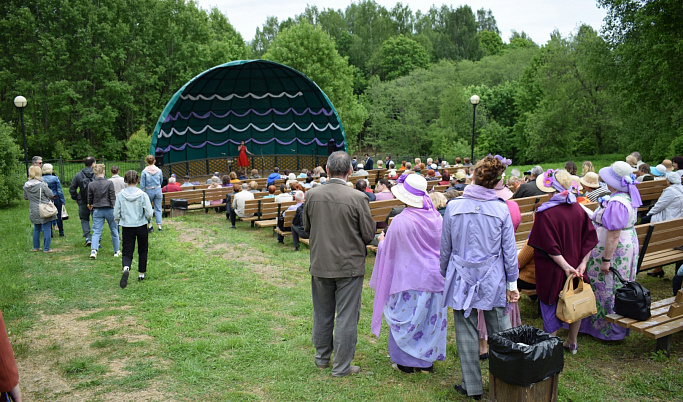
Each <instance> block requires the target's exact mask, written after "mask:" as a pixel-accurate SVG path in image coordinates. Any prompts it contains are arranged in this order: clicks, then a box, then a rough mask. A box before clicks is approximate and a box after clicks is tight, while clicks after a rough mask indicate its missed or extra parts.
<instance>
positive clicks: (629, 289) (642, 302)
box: [609, 267, 651, 321]
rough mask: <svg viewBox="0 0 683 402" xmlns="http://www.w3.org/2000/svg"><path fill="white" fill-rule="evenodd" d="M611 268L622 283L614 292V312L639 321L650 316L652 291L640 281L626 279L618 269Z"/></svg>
mask: <svg viewBox="0 0 683 402" xmlns="http://www.w3.org/2000/svg"><path fill="white" fill-rule="evenodd" d="M609 270H610V271H612V273H613V274H614V276H615V277H616V278H617V279H618V280H619V282H621V285H622V287H620V288H619V289H617V290H616V292H615V294H614V312H615V313H617V314H620V315H623V316H624V317H628V318H633V319H634V320H638V321H643V320H647V319H648V318H650V316H651V314H650V291H649V290H647V289H645V287H644V286H643V285H641V284H640V283H638V282H629V281H627V280H624V278H623V277H622V276H621V274H620V273H619V271H617V270H616V269H614V268H612V267H610V268H609Z"/></svg>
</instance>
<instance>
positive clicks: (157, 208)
mask: <svg viewBox="0 0 683 402" xmlns="http://www.w3.org/2000/svg"><path fill="white" fill-rule="evenodd" d="M145 193H147V196H148V197H149V202H150V203H152V208H154V217H155V218H156V221H157V225H161V202H162V200H163V198H162V197H163V195H162V194H161V189H160V188H155V189H152V190H145Z"/></svg>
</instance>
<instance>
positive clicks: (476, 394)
mask: <svg viewBox="0 0 683 402" xmlns="http://www.w3.org/2000/svg"><path fill="white" fill-rule="evenodd" d="M505 167H506V166H505V165H504V164H503V162H502V161H501V160H499V159H498V158H496V157H494V156H490V155H489V156H487V157H486V158H484V159H482V160H481V161H479V162H478V163H477V165H476V166H475V169H474V175H473V183H472V184H471V185H469V186H467V187H466V188H465V191H464V193H463V196H462V197H458V198H456V199H454V200H452V201H451V202H449V203H448V207H447V208H446V213H445V215H444V220H443V230H442V233H441V256H440V265H441V275H443V277H444V278H446V283H445V287H444V303H445V306H449V307H452V308H453V313H454V318H455V340H456V343H457V346H458V355H459V357H460V366H461V368H462V379H463V382H462V385H460V384H457V385H456V386H455V389H456V390H457V391H458V392H460V393H461V394H463V395H469V396H470V397H473V398H475V399H481V395H482V394H483V393H484V389H483V386H482V382H481V369H480V366H479V342H478V338H479V333H478V331H477V324H478V318H477V312H476V311H472V310H473V309H479V310H483V311H484V317H485V320H486V328H487V330H488V333H490V334H494V333H497V332H500V331H503V330H506V329H508V328H510V317H509V316H507V315H505V305H506V298H507V301H509V302H516V301H517V300H518V299H519V291H518V290H517V277H518V276H519V269H518V267H517V247H516V245H515V235H514V229H513V225H512V218H511V217H510V212H509V210H508V207H507V204H506V203H505V201H503V200H501V199H500V198H498V196H497V195H496V193H495V190H494V187H495V186H496V184H497V183H498V181H500V179H501V178H502V173H503V171H505Z"/></svg>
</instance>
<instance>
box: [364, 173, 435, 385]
mask: <svg viewBox="0 0 683 402" xmlns="http://www.w3.org/2000/svg"><path fill="white" fill-rule="evenodd" d="M391 192H392V193H394V196H395V197H396V198H398V199H399V200H401V201H403V202H404V203H405V204H406V205H407V208H405V209H404V210H403V212H401V213H400V214H398V215H396V217H394V219H393V221H392V223H391V226H389V229H388V231H387V235H386V238H384V236H383V235H380V237H379V238H378V240H379V247H378V249H377V258H376V259H375V268H374V270H373V272H372V278H371V279H370V287H372V288H373V289H375V301H374V304H373V315H372V333H373V334H375V335H376V336H378V337H379V333H380V328H381V325H382V313H384V318H385V320H386V322H387V324H388V326H389V356H390V357H391V360H392V361H393V362H394V364H393V367H394V368H395V369H397V370H401V371H403V372H405V373H413V372H415V371H421V372H431V371H432V370H433V363H434V361H435V360H445V359H446V334H447V332H446V328H447V325H448V321H447V317H446V314H447V311H446V307H445V306H444V302H443V289H444V278H443V277H442V276H441V273H440V272H439V245H440V240H441V227H442V222H443V220H442V218H441V215H440V214H439V213H438V212H437V211H436V210H435V209H434V206H433V205H432V202H431V200H430V198H429V194H428V193H427V181H426V180H425V178H424V177H422V176H419V175H416V174H408V175H406V174H404V175H402V176H401V177H399V179H398V181H397V183H396V185H395V186H393V187H392V188H391ZM407 238H410V239H412V240H411V241H409V242H406V241H405V239H407Z"/></svg>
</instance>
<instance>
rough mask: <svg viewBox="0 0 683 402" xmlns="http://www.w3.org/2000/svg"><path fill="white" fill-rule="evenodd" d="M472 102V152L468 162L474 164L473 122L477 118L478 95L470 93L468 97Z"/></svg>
mask: <svg viewBox="0 0 683 402" xmlns="http://www.w3.org/2000/svg"><path fill="white" fill-rule="evenodd" d="M470 103H471V104H472V154H471V155H470V163H472V164H474V122H475V121H476V119H477V105H478V104H479V97H478V96H477V95H472V97H471V98H470Z"/></svg>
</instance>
